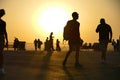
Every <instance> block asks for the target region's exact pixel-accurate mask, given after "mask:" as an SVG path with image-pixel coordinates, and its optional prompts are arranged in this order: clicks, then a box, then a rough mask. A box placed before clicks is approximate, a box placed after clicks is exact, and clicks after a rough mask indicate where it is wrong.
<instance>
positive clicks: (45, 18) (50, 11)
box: [38, 6, 68, 33]
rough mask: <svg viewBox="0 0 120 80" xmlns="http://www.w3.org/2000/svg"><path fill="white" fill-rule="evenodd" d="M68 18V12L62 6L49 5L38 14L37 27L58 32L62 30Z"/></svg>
mask: <svg viewBox="0 0 120 80" xmlns="http://www.w3.org/2000/svg"><path fill="white" fill-rule="evenodd" d="M67 20H68V12H67V11H65V10H64V9H63V8H62V7H56V6H51V7H49V8H46V9H45V10H44V11H42V13H41V14H40V15H39V16H38V24H39V27H42V29H43V30H44V31H45V32H49V33H50V32H54V33H59V32H61V31H62V30H63V27H64V26H65V24H66V21H67Z"/></svg>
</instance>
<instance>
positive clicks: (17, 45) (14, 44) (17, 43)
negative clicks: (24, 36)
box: [13, 38, 19, 51]
mask: <svg viewBox="0 0 120 80" xmlns="http://www.w3.org/2000/svg"><path fill="white" fill-rule="evenodd" d="M18 47H19V40H18V38H15V40H14V43H13V48H14V51H16V50H18Z"/></svg>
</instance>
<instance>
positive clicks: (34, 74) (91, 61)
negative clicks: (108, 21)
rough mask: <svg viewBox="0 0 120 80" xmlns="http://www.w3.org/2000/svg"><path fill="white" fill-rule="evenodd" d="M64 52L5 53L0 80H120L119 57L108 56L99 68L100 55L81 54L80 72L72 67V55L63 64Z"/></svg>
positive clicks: (92, 53) (95, 53)
mask: <svg viewBox="0 0 120 80" xmlns="http://www.w3.org/2000/svg"><path fill="white" fill-rule="evenodd" d="M65 55H66V51H61V52H57V51H54V52H52V53H50V52H46V51H18V52H14V51H4V63H5V64H4V68H5V71H6V74H5V75H4V76H0V80H120V54H119V53H114V52H107V64H102V63H101V60H100V52H94V51H82V52H80V59H79V61H80V63H81V64H82V65H83V67H81V68H76V67H75V66H74V62H75V59H74V57H75V53H74V52H73V53H72V54H71V55H70V57H69V59H68V62H67V64H66V67H63V66H62V61H63V59H64V57H65Z"/></svg>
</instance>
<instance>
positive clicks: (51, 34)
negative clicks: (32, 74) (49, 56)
mask: <svg viewBox="0 0 120 80" xmlns="http://www.w3.org/2000/svg"><path fill="white" fill-rule="evenodd" d="M49 37H50V40H49V44H50V50H51V51H54V48H53V38H54V37H53V32H51V33H50V36H49Z"/></svg>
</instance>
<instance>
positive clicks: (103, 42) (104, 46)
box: [99, 40, 108, 51]
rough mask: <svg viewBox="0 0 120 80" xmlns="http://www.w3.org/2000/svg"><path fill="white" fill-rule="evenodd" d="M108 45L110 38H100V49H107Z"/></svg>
mask: <svg viewBox="0 0 120 80" xmlns="http://www.w3.org/2000/svg"><path fill="white" fill-rule="evenodd" d="M107 46H108V40H100V42H99V49H100V50H101V51H106V50H107Z"/></svg>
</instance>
